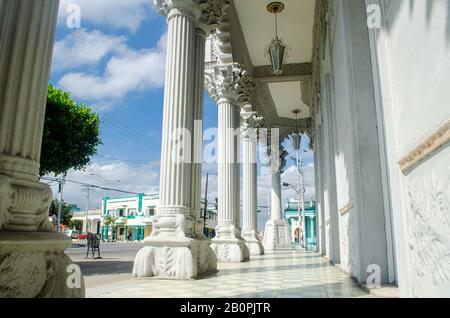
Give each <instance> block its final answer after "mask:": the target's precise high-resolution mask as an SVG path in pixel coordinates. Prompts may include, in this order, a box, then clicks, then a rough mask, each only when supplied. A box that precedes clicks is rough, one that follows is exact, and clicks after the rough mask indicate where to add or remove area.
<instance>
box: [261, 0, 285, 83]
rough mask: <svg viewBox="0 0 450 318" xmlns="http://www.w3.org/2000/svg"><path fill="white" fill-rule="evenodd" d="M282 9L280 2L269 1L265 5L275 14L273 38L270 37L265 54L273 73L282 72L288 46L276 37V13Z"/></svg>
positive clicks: (278, 73) (282, 5) (279, 73)
mask: <svg viewBox="0 0 450 318" xmlns="http://www.w3.org/2000/svg"><path fill="white" fill-rule="evenodd" d="M283 10H284V4H283V3H281V2H278V1H276V2H271V3H269V4H268V5H267V11H269V12H270V13H273V14H275V38H274V39H272V40H271V41H270V43H269V45H268V46H267V47H266V53H265V56H266V57H268V58H269V59H270V62H271V63H272V69H273V74H275V75H281V74H282V73H283V65H284V62H285V61H286V58H287V55H288V54H287V53H288V51H289V50H290V48H289V47H288V46H287V45H286V44H285V43H284V42H283V40H282V39H280V38H278V14H279V13H281V12H282V11H283Z"/></svg>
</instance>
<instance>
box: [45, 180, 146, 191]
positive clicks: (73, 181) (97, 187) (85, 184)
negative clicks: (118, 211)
mask: <svg viewBox="0 0 450 318" xmlns="http://www.w3.org/2000/svg"><path fill="white" fill-rule="evenodd" d="M42 179H44V180H49V181H57V180H58V179H56V178H49V177H42ZM65 181H66V182H71V183H75V184H79V185H82V186H85V187H90V188H95V189H100V190H106V191H114V192H120V193H125V194H136V195H137V194H140V193H137V192H132V191H126V190H121V189H114V188H106V187H102V186H98V185H94V184H90V183H84V182H80V181H75V180H70V179H66V180H65ZM144 195H145V194H144Z"/></svg>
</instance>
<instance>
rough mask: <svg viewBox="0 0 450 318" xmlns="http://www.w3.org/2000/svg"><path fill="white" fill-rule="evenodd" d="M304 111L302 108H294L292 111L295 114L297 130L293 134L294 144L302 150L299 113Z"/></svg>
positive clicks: (296, 148)
mask: <svg viewBox="0 0 450 318" xmlns="http://www.w3.org/2000/svg"><path fill="white" fill-rule="evenodd" d="M301 112H302V111H301V110H300V109H294V110H293V111H292V113H293V114H294V115H295V132H293V133H292V135H291V140H292V144H293V146H294V149H295V150H296V151H298V150H300V143H301V137H300V132H299V129H298V114H300V113H301Z"/></svg>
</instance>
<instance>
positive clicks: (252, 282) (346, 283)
mask: <svg viewBox="0 0 450 318" xmlns="http://www.w3.org/2000/svg"><path fill="white" fill-rule="evenodd" d="M218 270H219V271H218V272H217V273H216V274H214V275H211V276H208V277H205V278H202V279H199V280H191V281H175V280H158V279H132V278H130V279H129V280H121V281H118V282H114V280H111V283H110V284H105V285H102V286H96V287H91V288H88V289H87V290H86V294H87V296H88V297H145V298H180V297H182V298H215V297H232V298H249V299H251V298H276V297H278V298H325V297H338V298H348V297H368V296H369V295H368V294H367V293H366V292H365V291H363V290H362V289H361V288H359V286H358V285H357V284H356V283H355V282H353V280H352V279H350V278H349V277H348V275H346V274H345V273H343V272H342V271H341V270H340V269H338V268H337V267H335V266H333V265H331V264H329V262H328V261H327V260H325V259H324V258H322V257H320V256H319V255H317V254H315V253H310V252H305V251H300V250H283V251H276V252H269V253H266V255H262V256H255V257H252V259H251V260H250V261H249V262H246V263H236V264H220V263H219V265H218ZM130 276H131V274H130Z"/></svg>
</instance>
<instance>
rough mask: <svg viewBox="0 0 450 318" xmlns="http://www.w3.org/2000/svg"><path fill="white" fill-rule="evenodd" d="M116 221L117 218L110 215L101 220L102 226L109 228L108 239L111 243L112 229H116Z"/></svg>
mask: <svg viewBox="0 0 450 318" xmlns="http://www.w3.org/2000/svg"><path fill="white" fill-rule="evenodd" d="M116 221H117V218H116V217H114V216H111V215H107V216H105V219H104V220H103V225H105V226H107V227H110V228H111V238H110V240H111V241H112V240H113V238H114V229H115V227H116Z"/></svg>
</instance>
